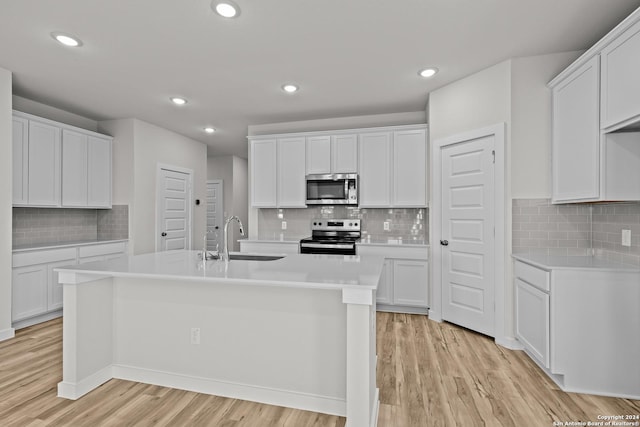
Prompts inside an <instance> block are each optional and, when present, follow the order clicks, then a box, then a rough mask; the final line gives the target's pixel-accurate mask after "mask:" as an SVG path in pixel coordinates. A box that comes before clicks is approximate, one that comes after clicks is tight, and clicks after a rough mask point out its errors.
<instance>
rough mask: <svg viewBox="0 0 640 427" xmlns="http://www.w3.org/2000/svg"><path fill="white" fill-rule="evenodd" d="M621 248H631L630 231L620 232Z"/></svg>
mask: <svg viewBox="0 0 640 427" xmlns="http://www.w3.org/2000/svg"><path fill="white" fill-rule="evenodd" d="M622 246H631V230H622Z"/></svg>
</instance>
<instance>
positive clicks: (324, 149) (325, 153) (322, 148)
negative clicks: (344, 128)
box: [307, 136, 331, 174]
mask: <svg viewBox="0 0 640 427" xmlns="http://www.w3.org/2000/svg"><path fill="white" fill-rule="evenodd" d="M314 173H331V137H330V136H310V137H308V138H307V174H314Z"/></svg>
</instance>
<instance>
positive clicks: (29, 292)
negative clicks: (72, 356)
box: [11, 241, 127, 329]
mask: <svg viewBox="0 0 640 427" xmlns="http://www.w3.org/2000/svg"><path fill="white" fill-rule="evenodd" d="M126 254H127V242H124V241H120V242H108V243H99V244H86V245H77V246H73V245H71V246H66V245H65V246H64V247H59V248H42V249H37V248H34V249H29V250H21V251H14V253H13V257H12V265H13V270H12V283H11V289H12V305H11V320H12V324H13V327H14V328H16V329H20V328H24V327H27V326H31V325H34V324H36V323H40V322H44V321H47V320H50V319H53V318H56V317H60V316H61V315H62V304H63V292H62V285H60V284H59V283H58V273H57V272H55V271H54V270H55V269H56V268H59V267H66V266H69V265H76V264H78V263H79V262H80V263H85V262H89V261H108V260H110V259H114V258H119V257H123V256H126Z"/></svg>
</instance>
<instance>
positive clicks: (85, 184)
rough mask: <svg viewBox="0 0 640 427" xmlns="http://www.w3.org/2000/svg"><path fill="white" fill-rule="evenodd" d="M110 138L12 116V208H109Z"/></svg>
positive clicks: (43, 120)
mask: <svg viewBox="0 0 640 427" xmlns="http://www.w3.org/2000/svg"><path fill="white" fill-rule="evenodd" d="M111 153H112V138H111V137H109V136H106V135H101V134H98V133H95V132H91V131H88V130H84V129H79V128H76V127H73V126H68V125H65V124H62V123H57V122H54V121H51V120H47V119H42V118H40V117H36V116H32V115H30V114H25V113H20V112H16V111H14V116H13V204H14V206H38V207H74V208H110V207H111V175H112V168H111Z"/></svg>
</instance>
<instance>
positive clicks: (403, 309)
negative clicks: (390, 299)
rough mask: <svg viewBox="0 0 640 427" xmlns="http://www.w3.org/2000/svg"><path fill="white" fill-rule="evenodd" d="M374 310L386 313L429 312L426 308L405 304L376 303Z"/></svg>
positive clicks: (426, 313) (425, 313)
mask: <svg viewBox="0 0 640 427" xmlns="http://www.w3.org/2000/svg"><path fill="white" fill-rule="evenodd" d="M376 311H384V312H386V313H405V314H424V315H428V314H429V309H428V308H421V307H409V306H406V305H388V304H377V305H376Z"/></svg>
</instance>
